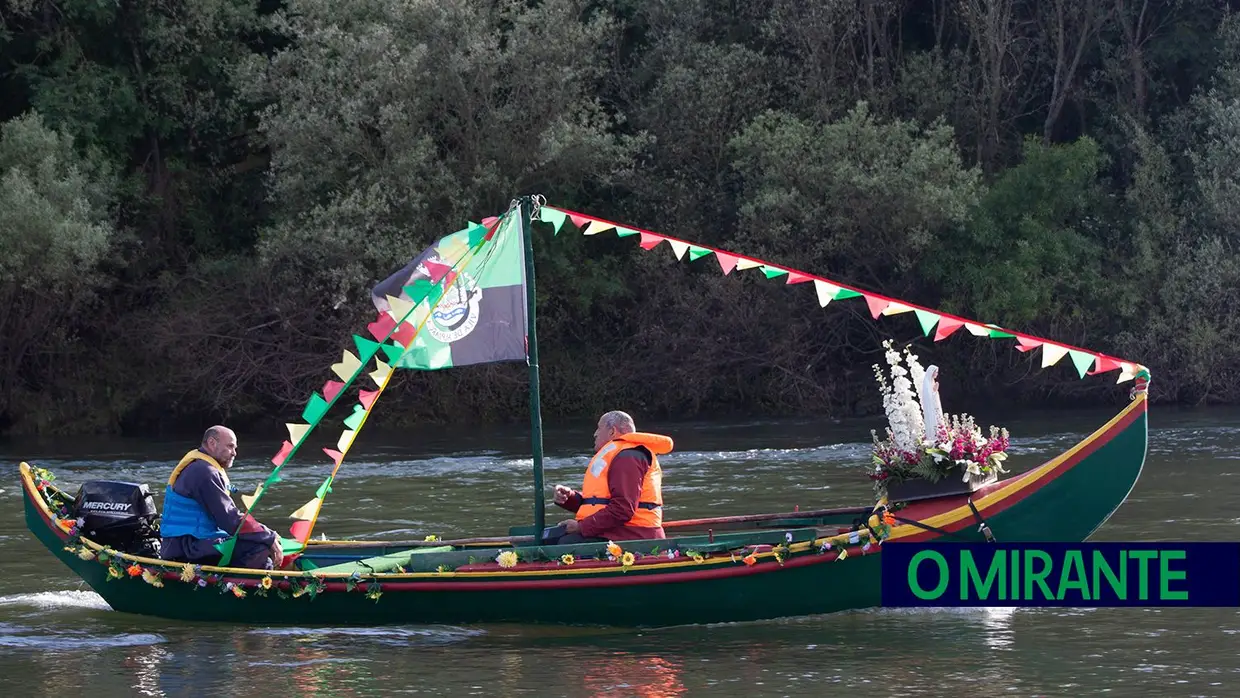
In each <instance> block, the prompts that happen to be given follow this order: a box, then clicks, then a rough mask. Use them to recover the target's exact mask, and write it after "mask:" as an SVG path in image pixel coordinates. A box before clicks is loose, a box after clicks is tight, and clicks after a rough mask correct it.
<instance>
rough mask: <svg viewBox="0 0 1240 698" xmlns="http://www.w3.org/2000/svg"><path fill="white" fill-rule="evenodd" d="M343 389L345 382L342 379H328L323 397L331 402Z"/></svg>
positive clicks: (324, 385)
mask: <svg viewBox="0 0 1240 698" xmlns="http://www.w3.org/2000/svg"><path fill="white" fill-rule="evenodd" d="M341 390H344V383H341V382H340V381H327V382H326V383H324V384H323V399H324V400H327V401H328V402H331V401H332V400H335V399H336V396H337V395H339V394H340V391H341Z"/></svg>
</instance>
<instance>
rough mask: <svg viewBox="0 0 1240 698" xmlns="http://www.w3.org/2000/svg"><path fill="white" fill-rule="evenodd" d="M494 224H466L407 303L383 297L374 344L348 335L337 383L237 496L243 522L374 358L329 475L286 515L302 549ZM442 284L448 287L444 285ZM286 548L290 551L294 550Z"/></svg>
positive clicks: (313, 400)
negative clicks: (461, 240)
mask: <svg viewBox="0 0 1240 698" xmlns="http://www.w3.org/2000/svg"><path fill="white" fill-rule="evenodd" d="M499 220H500V219H499V217H489V218H486V219H483V221H482V223H471V224H470V227H469V228H467V229H466V230H468V231H469V237H468V243H467V245H468V246H467V250H466V252H465V253H464V254H462V255H461V257H460V258H459V259H457V260H456V262H454V263H453V264H452V265H451V266H447V265H444V266H438V267H437V268H436V269H434V270H432V271H431V280H426V279H419V280H417V281H415V282H414V283H413V284H411V285H409V286H405V287H404V289H403V291H404V293H405V294H406V295H408V296H409V300H405V299H404V298H397V297H394V296H391V295H388V296H387V297H386V300H387V302H388V307H389V310H387V311H384V312H379V313H378V317H377V318H376V319H375V320H374V321H373V322H371V323H369V324H368V325H367V326H366V329H367V331H368V332H369V333H370V335H371V336H372V337H374V340H371V339H367V338H365V337H362V336H360V335H356V334H355V335H353V343H354V345H355V348H356V353H354V352H351V351H349V350H348V349H344V350H342V352H341V359H340V361H338V362H336V363H334V364H332V366H331V370H332V373H333V374H335V376H336V378H338V379H339V380H331V379H329V380H327V382H325V383H324V384H323V387H322V388H321V389H320V390H318V391H315V392H313V393H311V395H310V398H309V400H308V401H307V403H306V406H305V408H304V409H303V410H302V414H301V419H302V421H301V422H292V423H288V424H285V428H286V429H288V434H289V436H288V438H287V439H285V440H284V441H283V443H282V444H281V445H280V449H279V450H278V451H277V452H276V454H275V455H274V456H272V458H271V462H272V464H273V465H274V466H275V468H274V469H273V470H272V471H271V474H270V475H268V476H267V478H266V480H264V481H263V482H262V483H260V484H259V485H258V486H257V487H256V488H255V490H254V493H253V494H250V495H241V500H242V503H243V504H244V505H245V508H246V509H245V512H244V515H243V520H244V519H246V518H248V515H249V513H250V512H251V511H253V509H254V507H255V506H257V504H258V503H259V501H261V499H262V497H263V495H264V494H265V493H266V492H268V491H269V490H270V489H271V486H272V485H274V484H275V483H277V482H279V481H280V471H281V469H282V468H283V467H284V465H285V464H287V463H288V462H289V460H290V459H292V457H293V456H294V455H295V454H296V453H297V451H298V450H299V449H300V448H301V445H302V444H303V443H305V440H306V438H307V437H308V436H309V435H310V433H311V432H313V431H314V429H315V428H316V427H318V426H319V424H320V423H321V422H322V420H323V417H324V416H326V415H327V413H328V412H329V411H330V410H331V409H332V407H334V406H335V405H336V404H337V402H338V401H339V400H340V398H341V396H342V395H344V394H345V393H346V391H348V389H349V388H350V387H351V386H352V385H353V384H354V382H355V381H356V380H357V379H358V378H359V377H360V376H361V374H362V373H364V372H366V367H367V365H368V364H369V362H370V361H371V360H372V359H373V360H374V366H375V368H374V370H371V371H369V372H368V375H369V377H370V379H371V380H372V381H373V382H374V384H375V386H376V389H374V390H359V391H358V397H357V399H358V403H357V404H355V405H354V406H353V410H352V412H351V414H350V415H349V416H348V417H346V418H345V420H344V425H345V429H344V431H343V432H342V433H341V435H340V438H339V440H338V441H337V442H336V448H334V449H333V448H324V449H323V452H324V453H326V454H327V456H328V457H329V458H331V459H332V461H333V463H334V467H333V469H332V471H331V473H330V474H329V475H328V476H327V478H326V479H325V480H324V481H323V483H322V484H321V485H320V486H319V488H318V489H317V490H316V491H315V496H314V498H313V499H311V500H310V501H308V502H306V504H304V505H302V506H301V507H299V508H298V509H297V510H296V511H294V512H293V513H292V514H290V518H292V519H294V520H295V521H294V523H293V524H292V526H291V533H292V534H293V537H294V539H295V542H296V543H297V544H304V543H305V542H306V541H307V540H309V537H310V534H311V533H312V531H313V529H314V525H315V523H316V522H317V521H318V515H319V512H320V511H321V510H322V504H323V500H324V498H325V497H326V496H327V494H328V493H330V492H331V491H332V489H331V486H332V483H333V482H334V480H335V477H336V474H337V473H338V471H339V470H340V466H341V464H342V463H343V461H344V457H345V455H346V454H348V452H349V449H350V447H351V446H352V445H353V442H354V440H355V439H356V438H357V432H358V431H359V430H360V429H361V428H362V425H364V424H365V423H366V419H367V418H368V417H369V415H370V413H371V411H372V408H373V407H374V404H375V402H376V401H377V400H378V399H379V396H380V395H381V394H382V393H383V391H384V389H385V388H386V387H387V385H388V382H389V381H390V380H391V377H392V373H393V368H394V366H396V364H397V363H398V362H399V361H400V359H401V357H402V356H404V354H405V352H407V351H409V349H410V348H411V347H412V346H413V340H414V338H415V337H416V336H417V334H418V332H420V331H421V329H422V327H423V325H424V324H425V323H426V321H427V320H428V319H429V318H430V316H431V311H432V310H433V309H434V307H435V306H436V305H437V304H438V303H439V302H440V300H442V299H443V297H444V295H445V293H446V291H447V288H449V287H450V286H451V285H452V284H453V283H455V282H456V280H457V278H458V275H457V274H456V272H457V270H458V269H460V268H463V267H464V266H467V265H468V264H469V262H470V260H471V259H472V258H473V256H474V255H475V254H476V253H477V252H478V251H479V250H480V249H481V248H482V247H483V246H484V245H485V243H486V242H487V241H488V240H490V239H491V235H492V234H493V233H494V231H495V230H496V228H498V225H499ZM445 280H447V283H444V282H445ZM240 531H241V529H240V528H238V530H237V531H235V532H234V533H233V535H232V536H231V537H230V538H229V539H228V540H226V541H225V542H224V543H222V544H221V545H220V546H219V549H220V552H221V555H222V557H221V560H220V563H219V564H220V565H221V566H227V565H228V563H229V561H230V560H231V558H232V553H233V548H234V547H235V545H236V537H237V535H238V534H239V533H240ZM286 547H288V548H290V549H293V548H296V547H298V546H286ZM286 552H287V550H286Z"/></svg>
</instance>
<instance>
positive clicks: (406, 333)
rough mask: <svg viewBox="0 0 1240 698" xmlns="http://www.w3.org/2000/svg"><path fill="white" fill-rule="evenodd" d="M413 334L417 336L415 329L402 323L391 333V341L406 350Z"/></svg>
mask: <svg viewBox="0 0 1240 698" xmlns="http://www.w3.org/2000/svg"><path fill="white" fill-rule="evenodd" d="M415 334H417V329H416V328H414V326H413V325H410V324H409V323H407V322H402V323H401V324H400V327H397V328H396V331H395V332H393V333H392V341H393V342H395V343H397V344H399V345H400V346H401V347H402V348H404V349H408V348H409V343H410V342H412V341H413V336H414V335H415ZM402 353H403V352H402Z"/></svg>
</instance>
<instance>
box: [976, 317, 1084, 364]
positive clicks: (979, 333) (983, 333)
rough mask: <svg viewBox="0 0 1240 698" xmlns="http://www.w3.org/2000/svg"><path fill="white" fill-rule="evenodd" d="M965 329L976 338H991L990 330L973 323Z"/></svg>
mask: <svg viewBox="0 0 1240 698" xmlns="http://www.w3.org/2000/svg"><path fill="white" fill-rule="evenodd" d="M964 328H965V329H966V330H968V331H969V334H971V335H973V336H974V337H989V336H990V330H988V329H986V328H985V327H982V326H981V325H975V324H973V323H971V322H966V323H964ZM1064 351H1067V350H1066V349H1065V350H1064ZM1055 360H1056V361H1058V360H1059V359H1055Z"/></svg>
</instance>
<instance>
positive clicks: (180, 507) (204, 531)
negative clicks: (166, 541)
mask: <svg viewBox="0 0 1240 698" xmlns="http://www.w3.org/2000/svg"><path fill="white" fill-rule="evenodd" d="M199 460H201V461H205V462H206V463H207V464H208V465H210V466H212V467H214V468H216V469H218V470H219V471H220V474H221V475H222V476H223V478H224V486H225V487H227V488H228V490H229V491H230V492H231V491H233V490H234V489H235V488H234V487H233V486H232V483H230V482H229V481H228V474H227V473H225V472H224V469H223V468H221V467H220V465H219V463H217V462H216V461H215V459H214V458H212V457H211V456H209V455H207V454H205V453H203V452H201V451H198V450H193V451H190V452H189V453H186V454H185V457H184V458H182V459H181V462H180V463H177V467H176V468H174V469H173V470H172V475H171V476H170V477H169V478H168V486H167V487H165V488H164V509H163V512H162V513H161V514H160V517H159V518H160V521H159V534H160V536H162V537H164V538H176V537H178V536H193V537H195V538H197V539H199V540H210V539H213V538H228V537H229V536H230V535H231V534H229V533H228V532H227V531H225V530H223V529H221V528H220V527H219V525H218V524H216V523H215V521H214V520H213V519H212V518H211V515H210V514H209V513H207V510H206V509H205V508H203V506H202V505H201V504H199V503H198V501H197V500H196V499H192V498H190V497H185V496H182V495H179V494H177V493H176V492H175V491H173V489H172V485H173V484H174V483H175V482H176V481H177V478H178V477H179V476H180V475H181V471H182V470H184V469H185V468H186V466H188V465H189V464H190V463H193V462H194V461H199Z"/></svg>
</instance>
